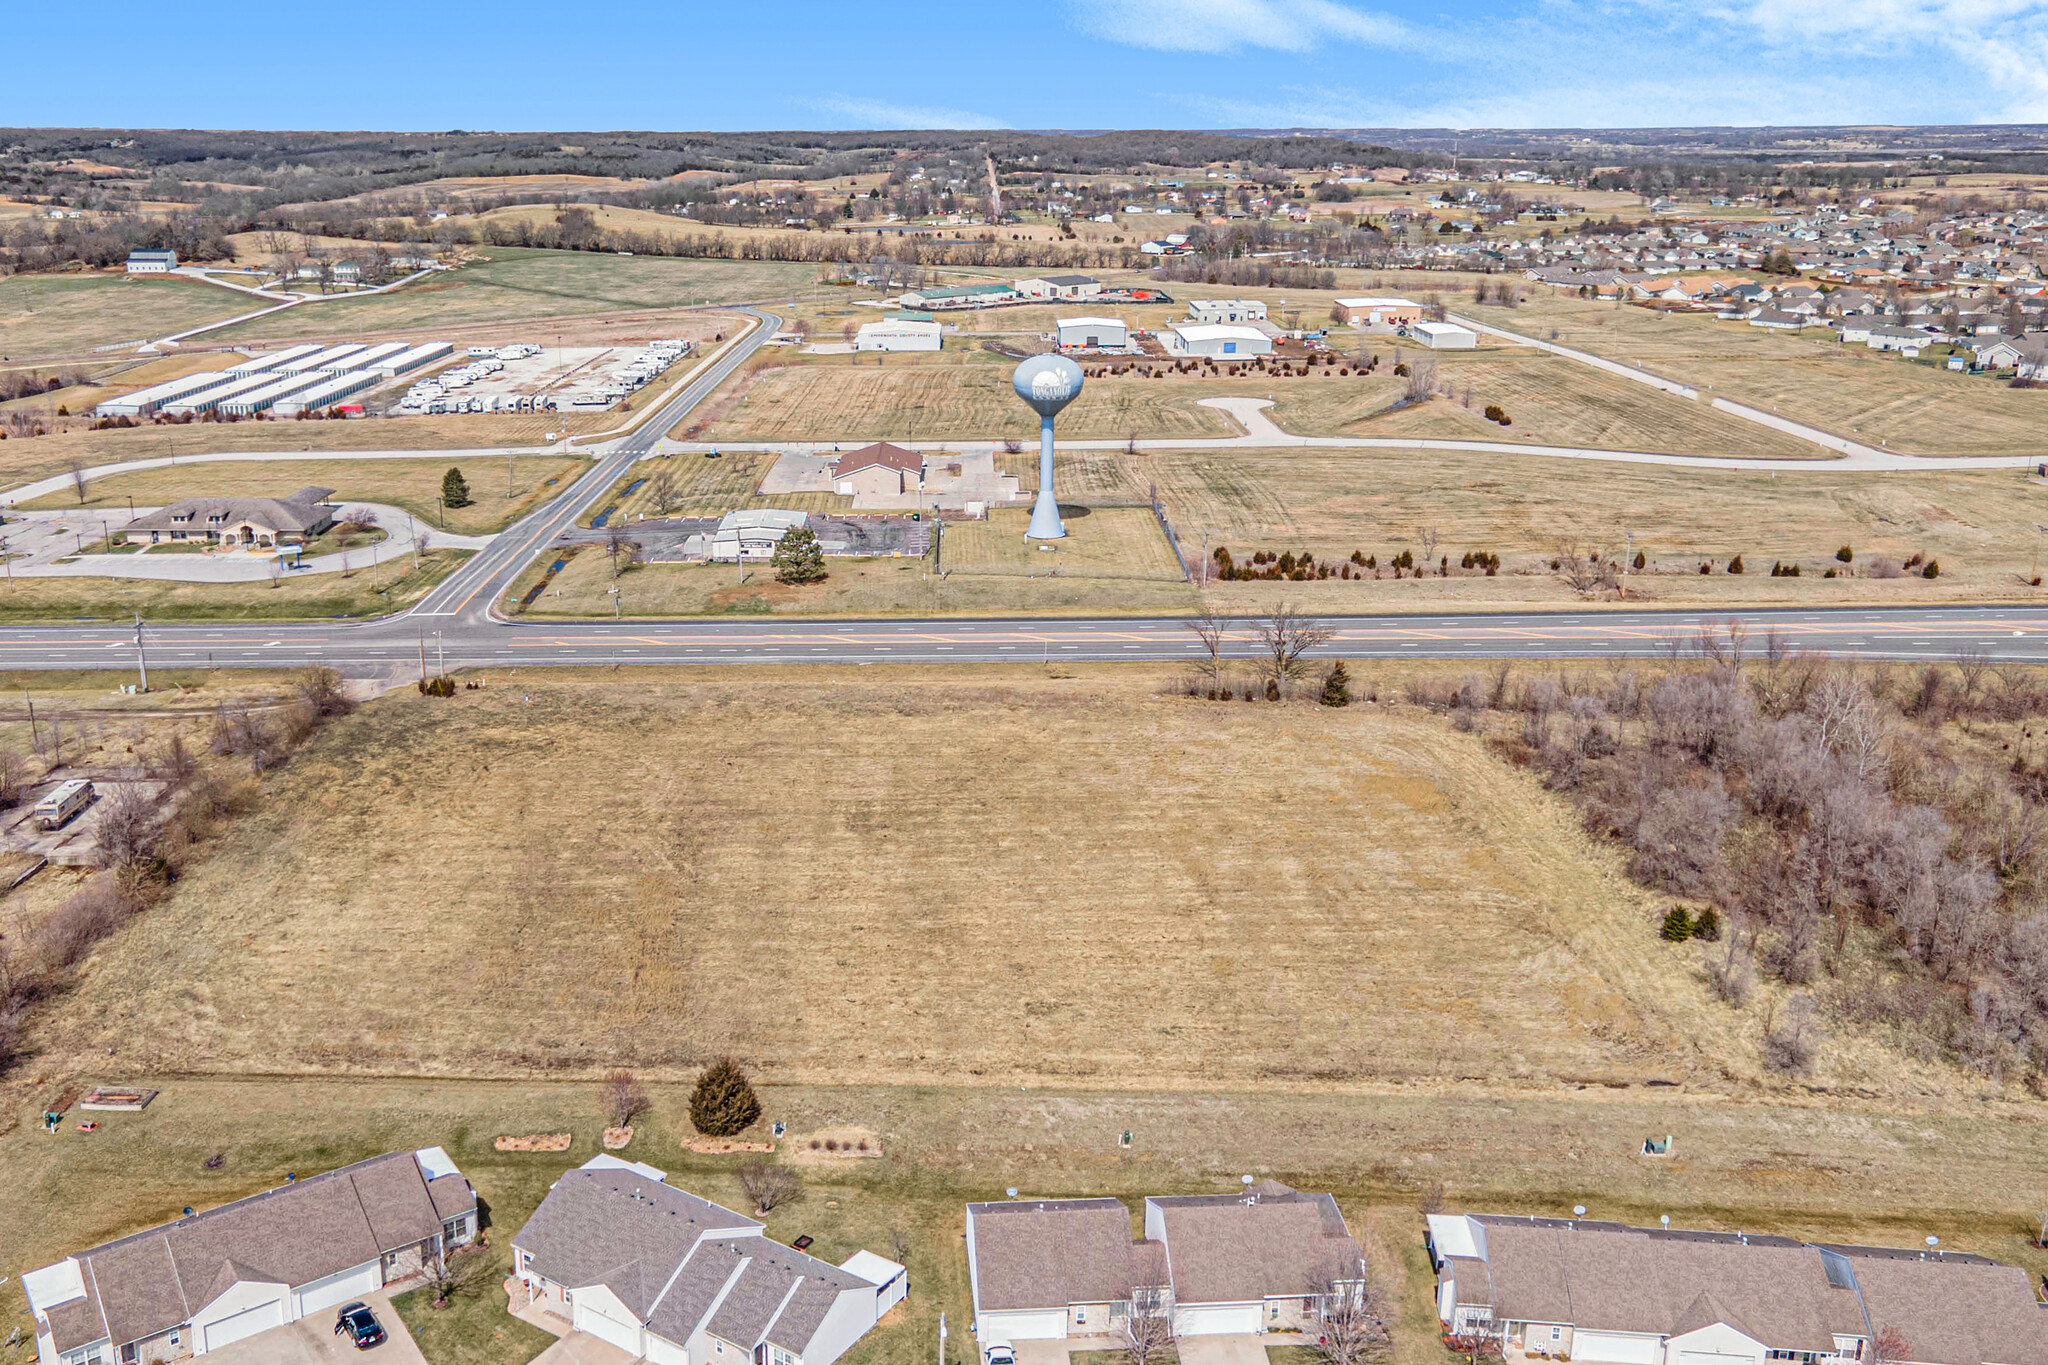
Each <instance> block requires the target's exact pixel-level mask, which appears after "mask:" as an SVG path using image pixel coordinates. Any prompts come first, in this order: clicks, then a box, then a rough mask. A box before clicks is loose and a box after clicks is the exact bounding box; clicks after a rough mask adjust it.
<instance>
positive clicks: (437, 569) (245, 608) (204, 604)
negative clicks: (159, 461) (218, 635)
mask: <svg viewBox="0 0 2048 1365" xmlns="http://www.w3.org/2000/svg"><path fill="white" fill-rule="evenodd" d="M469 555H470V552H469V551H468V550H432V549H430V550H427V551H425V552H424V553H422V554H421V555H420V556H419V567H418V568H414V567H413V556H411V555H409V554H408V555H400V556H392V555H390V554H389V553H388V552H382V551H380V552H379V555H378V561H379V562H378V563H377V564H375V565H374V566H373V565H372V564H371V562H370V559H371V556H370V551H369V550H367V549H363V550H358V551H356V552H355V560H356V568H355V569H354V570H352V571H351V572H350V573H348V574H346V575H343V574H340V573H288V574H286V575H284V576H283V577H282V578H280V579H279V580H278V581H277V582H276V583H274V584H273V583H271V582H269V581H268V580H259V581H257V582H254V583H170V582H163V581H160V580H157V579H147V578H25V577H16V578H13V579H11V580H0V621H74V620H112V621H125V620H128V619H130V618H131V617H132V616H134V615H135V614H137V613H140V614H141V616H142V617H143V618H144V619H145V620H150V621H241V620H255V621H310V620H323V619H326V618H329V617H360V616H382V615H384V614H385V613H387V612H392V611H396V610H398V609H399V608H400V607H403V606H405V605H406V604H407V603H410V602H415V601H417V600H419V599H420V598H421V597H424V596H425V595H426V593H427V590H428V589H430V588H432V587H433V586H434V585H435V584H436V583H439V582H440V581H441V580H442V579H444V578H446V577H447V576H448V575H449V574H451V573H453V572H454V571H455V568H456V566H457V565H459V564H460V563H462V561H463V560H465V559H467V558H469Z"/></svg>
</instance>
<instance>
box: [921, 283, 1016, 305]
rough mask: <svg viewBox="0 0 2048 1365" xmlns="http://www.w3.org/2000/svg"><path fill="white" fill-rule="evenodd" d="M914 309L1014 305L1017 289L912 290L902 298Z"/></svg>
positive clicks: (1000, 286)
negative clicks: (997, 304) (996, 304)
mask: <svg viewBox="0 0 2048 1365" xmlns="http://www.w3.org/2000/svg"><path fill="white" fill-rule="evenodd" d="M901 297H902V299H903V302H904V303H905V304H906V305H908V306H909V307H912V308H980V307H982V306H984V305H986V304H991V303H1014V302H1016V300H1017V299H1018V297H1019V295H1018V293H1017V290H1016V287H1015V286H1014V285H1008V284H962V285H955V286H953V287H952V288H950V289H911V290H906V291H905V292H904V293H903V295H902V296H901Z"/></svg>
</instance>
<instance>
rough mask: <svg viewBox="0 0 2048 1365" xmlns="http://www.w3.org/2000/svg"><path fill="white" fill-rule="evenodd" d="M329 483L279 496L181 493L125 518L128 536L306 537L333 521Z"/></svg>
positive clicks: (225, 541)
mask: <svg viewBox="0 0 2048 1365" xmlns="http://www.w3.org/2000/svg"><path fill="white" fill-rule="evenodd" d="M333 496H334V490H333V489H332V488H301V489H300V490H299V491H298V492H296V493H292V494H288V495H287V496H285V497H282V498H241V497H228V498H186V499H184V500H182V501H180V502H174V503H172V504H171V505H170V506H169V507H159V508H158V509H157V510H156V511H154V512H147V513H144V514H143V515H142V516H139V517H137V518H135V520H133V521H131V522H129V523H128V525H127V527H126V528H125V530H126V532H127V534H128V536H129V538H130V539H135V538H137V537H139V536H140V535H141V534H142V533H143V532H145V531H146V532H148V533H149V543H150V544H152V545H154V544H156V543H157V542H159V541H164V540H204V541H208V542H211V543H214V544H220V545H284V544H287V543H289V542H292V541H300V542H304V541H308V540H311V539H313V538H314V537H315V536H317V535H319V534H320V533H321V532H322V531H324V530H326V529H327V528H328V527H329V526H332V525H333V524H334V508H333V506H332V505H331V504H329V503H328V501H327V500H328V499H329V498H331V497H333Z"/></svg>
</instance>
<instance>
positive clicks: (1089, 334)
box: [1055, 318, 1131, 351]
mask: <svg viewBox="0 0 2048 1365" xmlns="http://www.w3.org/2000/svg"><path fill="white" fill-rule="evenodd" d="M1055 326H1056V327H1057V329H1058V331H1057V335H1058V337H1059V344H1060V349H1061V350H1063V351H1065V350H1086V351H1101V350H1113V351H1120V350H1123V349H1124V348H1125V347H1127V346H1129V345H1130V343H1131V334H1130V329H1129V328H1127V327H1125V326H1124V324H1123V322H1122V321H1121V320H1120V319H1117V318H1060V319H1059V320H1058V321H1057V323H1056V324H1055Z"/></svg>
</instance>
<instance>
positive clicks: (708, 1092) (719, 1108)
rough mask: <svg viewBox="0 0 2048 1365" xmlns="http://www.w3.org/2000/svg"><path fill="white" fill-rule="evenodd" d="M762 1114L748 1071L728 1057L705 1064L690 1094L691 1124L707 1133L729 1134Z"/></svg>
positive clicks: (720, 1135)
mask: <svg viewBox="0 0 2048 1365" xmlns="http://www.w3.org/2000/svg"><path fill="white" fill-rule="evenodd" d="M760 1117H761V1101H759V1100H757V1099H755V1098H754V1087H753V1086H751V1085H748V1084H747V1073H746V1072H744V1071H742V1070H740V1064H739V1063H738V1062H736V1061H734V1060H733V1059H732V1058H730V1057H720V1058H719V1059H718V1060H717V1061H715V1062H713V1063H712V1064H711V1065H710V1066H707V1067H705V1068H704V1074H703V1075H701V1076H699V1077H698V1078H697V1088H696V1090H695V1091H694V1092H692V1093H691V1095H690V1125H691V1126H692V1127H693V1128H695V1129H696V1130H697V1131H698V1132H700V1133H702V1134H703V1135H704V1136H706V1137H731V1136H733V1135H734V1134H735V1133H739V1132H742V1131H744V1130H745V1129H747V1128H748V1127H750V1126H752V1124H753V1123H754V1121H755V1120H757V1119H759V1118H760Z"/></svg>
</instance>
